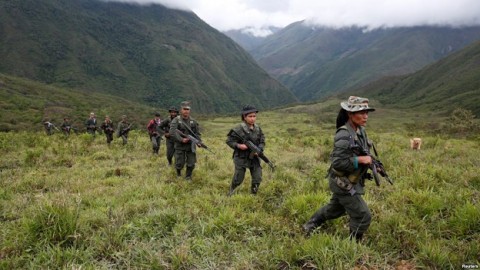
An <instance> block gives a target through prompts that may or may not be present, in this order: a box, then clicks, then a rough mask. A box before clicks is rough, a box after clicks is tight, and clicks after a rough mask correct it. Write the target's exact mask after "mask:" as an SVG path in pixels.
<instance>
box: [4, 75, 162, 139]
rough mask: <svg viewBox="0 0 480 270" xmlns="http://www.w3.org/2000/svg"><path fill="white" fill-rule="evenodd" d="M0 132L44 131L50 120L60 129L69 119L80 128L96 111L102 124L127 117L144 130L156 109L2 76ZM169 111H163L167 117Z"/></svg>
mask: <svg viewBox="0 0 480 270" xmlns="http://www.w3.org/2000/svg"><path fill="white" fill-rule="evenodd" d="M0 110H1V112H2V113H1V114H0V130H1V131H8V130H30V131H32V130H37V131H38V130H41V129H43V125H42V123H43V120H44V119H49V120H50V121H51V122H53V123H54V124H56V125H57V126H58V127H60V124H61V123H62V121H63V118H64V117H69V118H70V120H71V122H72V124H73V125H74V126H76V127H77V128H80V129H83V128H84V125H83V123H84V121H85V119H86V118H88V114H89V113H90V112H91V111H93V112H95V113H96V114H97V117H98V119H99V120H103V117H104V116H105V115H109V116H110V117H111V118H112V120H113V121H114V122H117V121H119V120H120V117H121V115H123V114H126V115H127V116H128V117H129V121H131V122H135V123H136V126H137V127H138V126H141V127H142V128H143V126H144V124H145V125H146V123H144V122H146V121H147V120H146V119H149V118H152V116H153V113H154V111H155V109H154V108H153V107H149V106H146V105H142V104H138V103H135V102H132V101H129V100H126V99H122V98H119V97H114V96H109V95H105V94H100V93H86V92H81V91H74V90H71V89H64V88H58V87H53V86H46V85H45V84H41V83H37V82H33V81H30V80H26V79H21V78H16V77H12V76H6V75H3V74H0ZM166 110H167V108H163V109H160V110H159V111H160V112H161V113H162V116H165V114H166Z"/></svg>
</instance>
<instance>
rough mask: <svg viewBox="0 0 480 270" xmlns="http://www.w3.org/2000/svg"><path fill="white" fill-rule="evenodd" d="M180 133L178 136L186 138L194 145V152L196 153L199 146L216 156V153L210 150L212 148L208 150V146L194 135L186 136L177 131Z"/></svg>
mask: <svg viewBox="0 0 480 270" xmlns="http://www.w3.org/2000/svg"><path fill="white" fill-rule="evenodd" d="M176 131H177V132H178V134H180V136H182V137H184V138H188V139H189V140H190V142H191V145H192V152H195V146H197V145H198V146H199V147H201V148H205V150H207V151H208V152H210V153H212V154H214V155H215V153H214V152H213V151H212V150H210V148H208V146H207V145H206V144H204V143H203V142H202V141H201V140H199V139H198V138H197V137H196V136H193V135H186V134H185V133H183V132H181V131H180V130H178V129H177V130H176Z"/></svg>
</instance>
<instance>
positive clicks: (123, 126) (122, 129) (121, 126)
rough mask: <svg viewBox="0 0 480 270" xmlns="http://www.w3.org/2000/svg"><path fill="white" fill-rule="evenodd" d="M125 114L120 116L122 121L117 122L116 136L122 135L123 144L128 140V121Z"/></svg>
mask: <svg viewBox="0 0 480 270" xmlns="http://www.w3.org/2000/svg"><path fill="white" fill-rule="evenodd" d="M126 118H127V117H126V116H125V117H122V121H120V122H119V123H118V127H117V137H122V141H123V145H126V144H127V142H128V132H129V131H130V123H128V122H127V120H126Z"/></svg>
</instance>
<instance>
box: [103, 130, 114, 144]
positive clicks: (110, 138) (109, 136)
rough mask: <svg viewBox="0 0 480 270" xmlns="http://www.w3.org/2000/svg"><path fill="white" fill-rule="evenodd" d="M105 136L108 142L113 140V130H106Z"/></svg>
mask: <svg viewBox="0 0 480 270" xmlns="http://www.w3.org/2000/svg"><path fill="white" fill-rule="evenodd" d="M105 136H106V137H107V143H108V144H110V143H111V142H112V141H113V132H105Z"/></svg>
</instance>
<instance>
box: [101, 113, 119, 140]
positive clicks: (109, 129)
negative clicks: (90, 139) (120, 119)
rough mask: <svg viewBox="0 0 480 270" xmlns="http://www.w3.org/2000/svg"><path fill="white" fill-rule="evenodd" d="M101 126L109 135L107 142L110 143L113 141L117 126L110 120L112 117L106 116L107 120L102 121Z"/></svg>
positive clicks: (106, 134) (107, 135)
mask: <svg viewBox="0 0 480 270" xmlns="http://www.w3.org/2000/svg"><path fill="white" fill-rule="evenodd" d="M100 128H101V129H102V130H103V132H105V136H106V137H107V144H108V145H110V143H111V142H112V141H113V133H115V126H114V125H113V122H112V120H110V117H109V116H108V115H107V116H105V121H104V122H103V123H102V125H101V126H100Z"/></svg>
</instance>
